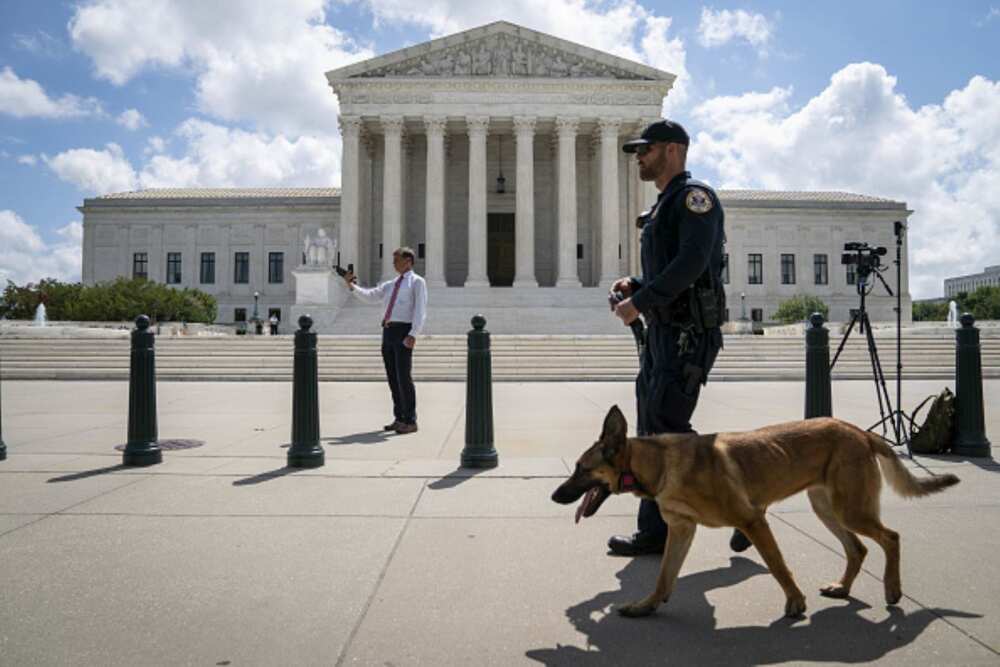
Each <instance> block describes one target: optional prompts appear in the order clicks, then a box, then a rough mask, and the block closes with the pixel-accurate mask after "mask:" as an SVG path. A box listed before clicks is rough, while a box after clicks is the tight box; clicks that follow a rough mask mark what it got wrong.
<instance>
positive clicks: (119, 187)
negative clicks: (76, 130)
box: [42, 143, 139, 195]
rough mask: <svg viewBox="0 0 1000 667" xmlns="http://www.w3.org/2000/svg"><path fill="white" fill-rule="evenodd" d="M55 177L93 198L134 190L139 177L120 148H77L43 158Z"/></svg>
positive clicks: (111, 145) (109, 145)
mask: <svg viewBox="0 0 1000 667" xmlns="http://www.w3.org/2000/svg"><path fill="white" fill-rule="evenodd" d="M42 160H44V162H45V164H46V165H48V167H49V168H50V169H51V170H52V171H53V172H55V174H56V175H57V176H58V177H59V178H61V179H62V180H64V181H66V182H67V183H72V184H73V185H75V186H76V187H77V188H79V189H80V190H81V191H83V192H85V193H87V194H90V195H103V194H107V193H109V192H122V191H127V190H134V189H136V187H137V186H138V182H139V181H138V177H137V175H136V173H135V170H134V169H132V165H131V164H130V163H129V161H128V158H126V157H125V154H124V152H122V149H121V146H119V145H118V144H114V143H111V144H108V145H107V146H106V147H105V149H104V150H94V149H92V148H74V149H71V150H68V151H64V152H62V153H59V154H58V155H56V156H54V157H49V156H47V155H42Z"/></svg>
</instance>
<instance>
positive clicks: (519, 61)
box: [510, 44, 528, 76]
mask: <svg viewBox="0 0 1000 667" xmlns="http://www.w3.org/2000/svg"><path fill="white" fill-rule="evenodd" d="M512 59H513V62H512V64H511V67H510V73H511V74H512V75H514V76H528V54H527V53H525V52H524V49H523V48H521V45H520V44H518V45H517V49H516V50H515V51H514V55H513V56H512Z"/></svg>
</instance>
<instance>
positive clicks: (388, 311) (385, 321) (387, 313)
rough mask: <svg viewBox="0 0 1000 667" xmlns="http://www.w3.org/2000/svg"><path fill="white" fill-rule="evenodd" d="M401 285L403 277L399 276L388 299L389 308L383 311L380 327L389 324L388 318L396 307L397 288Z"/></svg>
mask: <svg viewBox="0 0 1000 667" xmlns="http://www.w3.org/2000/svg"><path fill="white" fill-rule="evenodd" d="M402 284H403V276H402V274H400V276H399V278H397V279H396V284H395V285H393V288H392V296H391V297H389V306H388V307H387V308H386V309H385V317H383V318H382V326H383V327H384V326H385V325H386V324H388V323H389V316H390V315H392V307H393V306H395V305H396V295H397V294H399V286H400V285H402Z"/></svg>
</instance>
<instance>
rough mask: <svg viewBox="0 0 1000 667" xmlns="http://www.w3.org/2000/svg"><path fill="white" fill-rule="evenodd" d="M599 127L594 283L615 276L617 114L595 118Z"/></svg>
mask: <svg viewBox="0 0 1000 667" xmlns="http://www.w3.org/2000/svg"><path fill="white" fill-rule="evenodd" d="M598 123H599V125H600V130H601V273H600V278H599V279H598V281H597V282H598V285H600V286H601V287H610V286H611V283H612V282H614V281H615V280H616V279H617V278H618V273H619V271H618V242H619V236H618V128H619V127H620V126H621V121H620V120H618V119H617V118H602V119H601V120H600V121H598Z"/></svg>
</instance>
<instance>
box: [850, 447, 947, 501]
mask: <svg viewBox="0 0 1000 667" xmlns="http://www.w3.org/2000/svg"><path fill="white" fill-rule="evenodd" d="M865 435H866V436H867V437H868V444H869V446H871V448H872V451H873V452H874V453H875V455H876V456H878V462H879V464H880V466H881V468H882V475H883V476H884V477H885V480H886V481H887V482H889V486H891V487H892V490H893V491H895V492H896V493H898V494H899V495H901V496H903V497H904V498H919V497H920V496H927V495H930V494H932V493H937V492H938V491H942V490H944V489H947V488H948V487H949V486H954V485H955V484H958V482H959V479H958V477H956V476H955V475H952V474H950V473H949V474H947V475H934V476H932V477H921V478H918V477H914V476H913V473H911V472H910V471H909V470H907V469H906V466H904V465H903V463H902V461H900V460H899V457H898V456H896V452H894V451H892V448H891V447H889V444H888V443H887V442H886V440H885V439H884V438H883V437H882V436H880V435H878V434H876V433H871V432H870V431H865Z"/></svg>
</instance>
